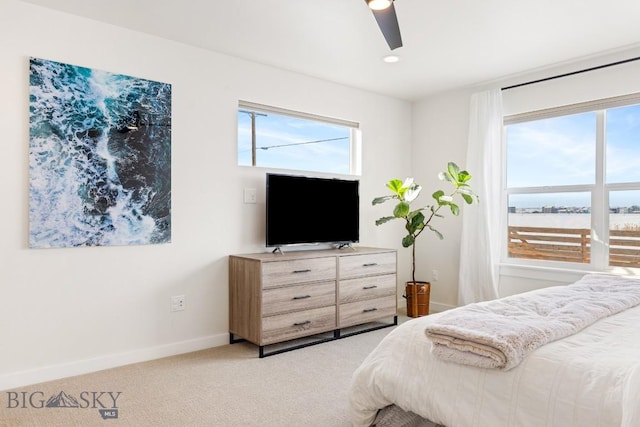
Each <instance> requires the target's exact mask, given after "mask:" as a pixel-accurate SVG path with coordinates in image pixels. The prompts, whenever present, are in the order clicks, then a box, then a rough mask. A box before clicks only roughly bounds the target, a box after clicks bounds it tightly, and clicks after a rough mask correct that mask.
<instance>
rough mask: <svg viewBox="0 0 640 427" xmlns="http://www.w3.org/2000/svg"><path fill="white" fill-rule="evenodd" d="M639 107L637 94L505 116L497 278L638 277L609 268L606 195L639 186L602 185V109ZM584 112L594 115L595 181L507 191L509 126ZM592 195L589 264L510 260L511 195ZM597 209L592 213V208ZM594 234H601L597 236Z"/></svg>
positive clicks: (625, 270)
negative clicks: (592, 274) (596, 274)
mask: <svg viewBox="0 0 640 427" xmlns="http://www.w3.org/2000/svg"><path fill="white" fill-rule="evenodd" d="M634 104H640V93H633V94H628V95H622V96H617V97H612V98H606V99H601V100H594V101H588V102H582V103H578V104H573V105H564V106H560V107H554V108H548V109H544V110H536V111H531V112H527V113H519V114H513V115H507V116H505V117H504V119H503V132H502V200H501V209H500V212H501V218H500V233H499V234H500V236H501V239H502V245H503V246H502V259H501V261H500V265H499V267H500V275H512V276H517V277H526V278H539V277H540V274H541V273H548V274H550V275H551V276H556V277H557V276H558V274H562V273H564V274H569V275H575V274H576V273H579V272H581V273H587V272H604V273H611V274H630V272H631V273H635V274H638V275H640V269H638V268H631V271H630V268H628V267H616V266H609V265H608V259H609V250H608V246H607V244H606V242H608V239H609V227H608V222H609V209H608V206H609V200H608V194H609V192H610V191H615V190H634V189H637V190H640V183H615V184H605V183H604V179H605V177H604V171H605V165H604V162H605V161H606V157H605V155H606V147H605V141H604V136H605V134H606V129H605V114H604V110H607V109H611V108H617V107H625V106H629V105H634ZM586 112H596V166H595V167H596V182H595V184H587V185H559V186H542V187H514V188H511V189H509V188H508V187H507V183H506V177H507V175H506V171H507V138H506V132H505V128H506V126H507V125H510V124H517V123H524V122H529V121H535V120H542V119H547V118H553V117H561V116H567V115H571V114H579V113H586ZM578 191H581V192H585V191H589V192H591V197H592V200H591V230H592V231H591V233H592V235H591V254H592V256H591V263H590V264H583V263H573V262H561V261H546V260H534V259H525V258H509V256H508V255H509V251H508V242H507V237H508V235H507V227H508V225H509V219H508V217H509V216H508V199H509V195H510V194H531V193H548V192H554V193H556V192H578ZM594 206H598V207H600V209H599V210H597V211H594V209H593V207H594ZM597 233H600V235H598V234H597Z"/></svg>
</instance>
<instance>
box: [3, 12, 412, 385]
mask: <svg viewBox="0 0 640 427" xmlns="http://www.w3.org/2000/svg"><path fill="white" fill-rule="evenodd" d="M0 52H1V53H2V55H0V77H1V78H0V94H2V95H1V96H0V135H2V142H3V144H2V145H3V154H2V156H0V180H1V182H3V185H2V201H3V202H2V204H3V209H2V211H0V212H1V213H0V219H1V221H0V230H1V231H0V235H2V239H0V260H2V261H1V263H2V265H1V266H0V267H1V268H0V301H1V303H0V304H1V306H0V324H2V325H3V326H2V332H0V389H6V388H10V387H17V386H20V385H24V384H28V383H33V382H39V381H44V380H49V379H54V378H58V377H62V376H68V375H74V374H79V373H83V372H87V371H92V370H97V369H103V368H107V367H111V366H116V365H119V364H124V363H131V362H135V361H140V360H146V359H151V358H155V357H161V356H165V355H170V354H176V353H180V352H186V351H192V350H197V349H202V348H207V347H210V346H215V345H222V344H225V343H227V340H228V309H227V298H228V292H227V278H228V275H227V255H228V254H231V253H242V252H254V251H264V250H265V248H264V244H263V241H264V227H263V216H264V173H265V170H252V169H251V168H243V167H238V166H236V108H237V102H238V100H239V99H243V100H248V101H254V102H258V103H263V104H268V105H274V106H279V107H283V108H289V109H293V110H300V111H305V112H309V113H315V114H320V115H327V116H332V117H339V118H344V119H348V120H354V121H358V122H360V124H361V129H362V132H363V161H364V164H363V168H362V170H363V174H362V177H361V206H362V217H361V224H362V225H361V245H368V246H381V247H399V239H396V237H397V234H396V233H395V232H394V231H393V230H392V229H391V228H384V227H380V228H376V227H375V225H374V220H375V218H377V217H378V216H380V212H377V211H375V210H373V209H372V208H370V200H371V199H372V198H373V197H374V196H377V195H379V194H380V193H381V192H384V183H385V182H386V181H387V180H388V179H389V177H390V176H392V175H396V174H398V175H399V174H403V173H405V171H406V170H408V169H409V167H410V149H409V148H410V142H411V105H410V104H409V103H407V102H404V101H399V100H395V99H392V98H388V97H383V96H380V95H376V94H372V93H368V92H363V91H360V90H355V89H351V88H347V87H344V86H340V85H337V84H333V83H330V82H326V81H321V80H317V79H313V78H310V77H307V76H302V75H298V74H294V73H290V72H287V71H282V70H278V69H274V68H270V67H266V66H263V65H259V64H255V63H250V62H246V61H243V60H239V59H236V58H232V57H229V56H224V55H219V54H216V53H211V52H208V51H204V50H201V49H196V48H193V47H189V46H185V45H181V44H178V43H175V42H171V41H167V40H163V39H159V38H155V37H151V36H148V35H144V34H141V33H136V32H132V31H129V30H125V29H122V28H118V27H114V26H110V25H105V24H102V23H99V22H95V21H91V20H87V19H84V18H78V17H75V16H72V15H68V14H63V13H59V12H54V11H51V10H49V9H45V8H40V7H36V6H32V5H29V4H24V3H20V2H17V1H13V0H0ZM30 56H33V57H40V58H45V59H51V60H55V61H60V62H67V63H71V64H75V65H81V66H85V67H90V68H96V69H102V70H106V71H110V72H114V73H120V74H127V75H131V76H136V77H142V78H147V79H150V80H157V81H163V82H168V83H171V84H172V91H173V113H172V159H173V162H172V229H173V236H172V243H170V244H166V245H149V246H130V247H92V248H66V249H44V250H41V249H39V250H34V249H28V156H29V148H28V147H29V134H28V125H29V104H28V92H29V81H28V73H29V69H28V61H29V57H30ZM244 187H254V188H257V189H258V203H257V204H255V205H245V204H243V201H242V191H243V188H244ZM397 240H398V241H397ZM400 267H401V270H402V271H406V269H407V267H408V258H406V256H405V255H404V254H403V255H401V257H400ZM402 274H404V273H402ZM402 274H401V275H400V281H403V280H406V276H403V275H402ZM178 294H184V295H186V310H185V311H184V312H177V313H171V312H170V311H169V299H170V296H171V295H178Z"/></svg>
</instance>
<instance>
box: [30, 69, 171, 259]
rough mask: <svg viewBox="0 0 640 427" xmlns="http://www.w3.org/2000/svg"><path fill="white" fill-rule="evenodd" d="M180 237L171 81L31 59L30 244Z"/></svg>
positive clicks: (72, 244)
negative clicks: (175, 218)
mask: <svg viewBox="0 0 640 427" xmlns="http://www.w3.org/2000/svg"><path fill="white" fill-rule="evenodd" d="M170 241H171V85H170V84H167V83H160V82H155V81H151V80H145V79H140V78H135V77H130V76H125V75H120V74H113V73H109V72H105V71H100V70H94V69H89V68H85V67H79V66H74V65H69V64H63V63H60V62H55V61H49V60H43V59H38V58H32V59H31V60H30V91H29V246H30V247H33V248H53V247H77V246H103V245H138V244H158V243H168V242H170Z"/></svg>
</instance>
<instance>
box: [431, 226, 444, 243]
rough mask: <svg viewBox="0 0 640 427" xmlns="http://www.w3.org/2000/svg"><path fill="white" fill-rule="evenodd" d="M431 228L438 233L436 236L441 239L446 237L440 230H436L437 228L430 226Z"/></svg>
mask: <svg viewBox="0 0 640 427" xmlns="http://www.w3.org/2000/svg"><path fill="white" fill-rule="evenodd" d="M429 230H431V231H433V232H434V233H436V236H438V237H439V238H440V240H442V239H444V236H443V235H442V233H441V232H439V231H438V230H436V229H435V228H433V227H432V226H429Z"/></svg>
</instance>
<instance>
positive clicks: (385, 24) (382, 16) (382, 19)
mask: <svg viewBox="0 0 640 427" xmlns="http://www.w3.org/2000/svg"><path fill="white" fill-rule="evenodd" d="M365 1H366V0H365ZM372 12H373V16H374V17H375V18H376V21H377V22H378V26H379V27H380V31H382V35H383V36H384V38H385V40H386V41H387V44H388V45H389V48H390V49H391V50H393V49H396V48H398V47H402V37H401V36H400V26H399V25H398V17H397V16H396V9H395V7H393V2H392V3H391V6H389V7H388V8H386V9H383V10H372Z"/></svg>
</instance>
